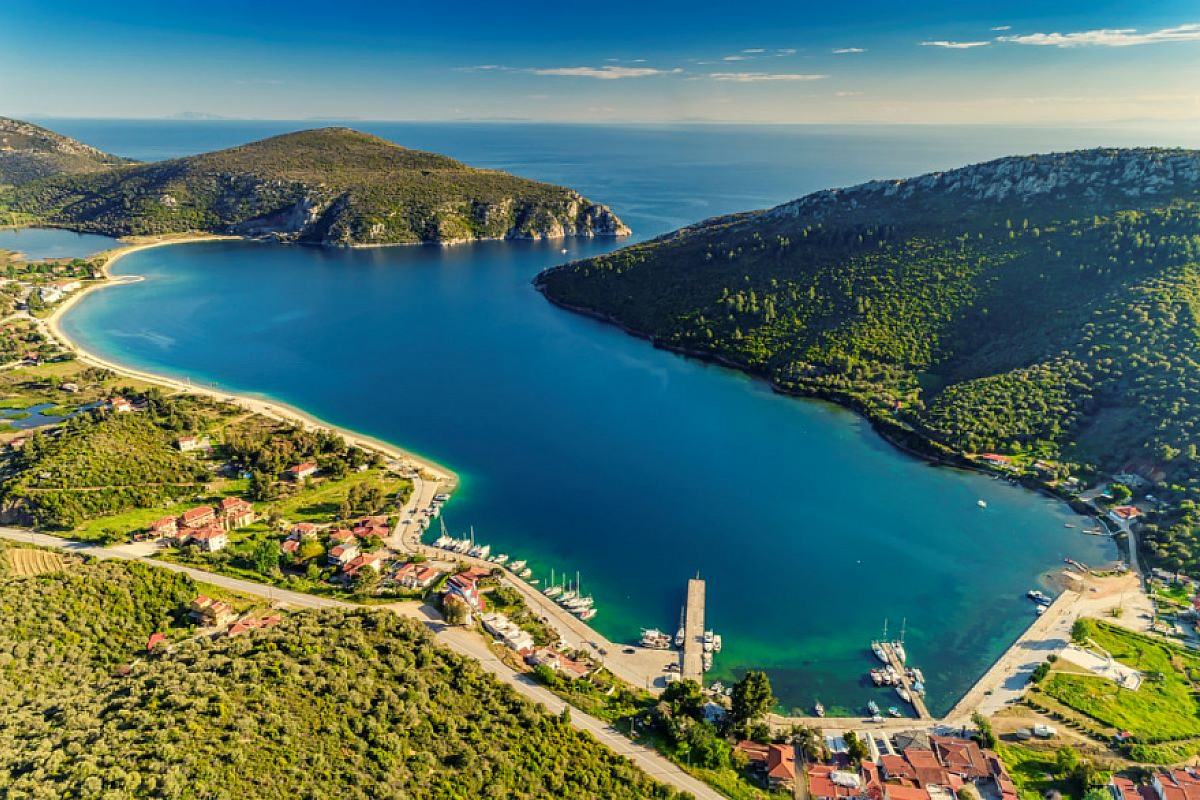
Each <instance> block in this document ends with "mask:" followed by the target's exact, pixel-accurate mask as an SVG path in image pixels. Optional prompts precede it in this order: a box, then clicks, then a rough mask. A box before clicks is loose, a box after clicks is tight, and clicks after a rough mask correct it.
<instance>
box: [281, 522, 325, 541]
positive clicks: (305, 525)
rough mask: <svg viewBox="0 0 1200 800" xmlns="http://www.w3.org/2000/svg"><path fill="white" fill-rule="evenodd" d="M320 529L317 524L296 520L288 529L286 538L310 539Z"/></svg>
mask: <svg viewBox="0 0 1200 800" xmlns="http://www.w3.org/2000/svg"><path fill="white" fill-rule="evenodd" d="M320 530H321V529H320V527H319V526H317V525H316V523H313V522H297V523H296V524H295V525H293V526H292V527H291V528H289V529H288V538H289V539H296V540H300V539H312V538H314V537H315V536H316V535H317V532H318V531H320Z"/></svg>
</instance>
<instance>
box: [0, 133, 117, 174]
mask: <svg viewBox="0 0 1200 800" xmlns="http://www.w3.org/2000/svg"><path fill="white" fill-rule="evenodd" d="M129 163H132V162H130V161H128V160H127V159H124V158H121V157H119V156H114V155H110V154H108V153H105V152H103V151H100V150H97V149H96V148H94V147H91V146H90V145H86V144H84V143H83V142H80V141H76V140H75V139H72V138H70V137H67V136H63V135H61V134H58V133H55V132H54V131H51V130H47V129H46V128H43V127H41V126H40V125H34V124H33V123H31V122H22V121H21V120H16V119H9V118H7V117H0V186H2V185H4V184H9V185H14V186H15V185H20V184H25V183H29V182H30V181H35V180H38V179H39V178H46V177H50V176H54V175H76V174H80V173H87V172H99V171H101V170H108V169H112V168H113V167H116V166H120V165H122V164H129Z"/></svg>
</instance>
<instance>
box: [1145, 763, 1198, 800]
mask: <svg viewBox="0 0 1200 800" xmlns="http://www.w3.org/2000/svg"><path fill="white" fill-rule="evenodd" d="M1150 785H1151V786H1152V787H1153V788H1154V792H1155V793H1156V794H1157V795H1158V800H1200V776H1198V775H1197V774H1195V773H1192V772H1189V771H1188V770H1185V769H1171V770H1163V771H1162V772H1156V773H1155V774H1154V775H1153V776H1152V777H1151V778H1150Z"/></svg>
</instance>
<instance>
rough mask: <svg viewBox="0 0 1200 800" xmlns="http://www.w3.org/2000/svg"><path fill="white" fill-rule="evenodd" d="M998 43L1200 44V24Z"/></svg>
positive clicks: (1030, 36)
mask: <svg viewBox="0 0 1200 800" xmlns="http://www.w3.org/2000/svg"><path fill="white" fill-rule="evenodd" d="M998 39H999V41H1001V42H1012V43H1013V44H1029V45H1040V46H1042V47H1086V46H1099V47H1132V46H1134V45H1139V44H1163V43H1164V42H1200V23H1194V22H1193V23H1188V24H1186V25H1177V26H1176V27H1174V28H1162V29H1160V30H1157V31H1147V32H1145V33H1139V32H1138V30H1137V28H1103V29H1100V30H1094V31H1078V32H1075V33H1029V34H1023V35H1019V36H1000V37H998Z"/></svg>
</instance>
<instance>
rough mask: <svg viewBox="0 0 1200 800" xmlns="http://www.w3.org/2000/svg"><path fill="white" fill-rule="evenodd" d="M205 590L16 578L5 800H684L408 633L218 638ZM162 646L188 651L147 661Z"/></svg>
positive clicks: (91, 579) (424, 637) (117, 566)
mask: <svg viewBox="0 0 1200 800" xmlns="http://www.w3.org/2000/svg"><path fill="white" fill-rule="evenodd" d="M7 563H8V561H7V559H5V554H4V553H3V552H0V565H4V564H7ZM198 593H199V591H198V589H197V587H196V586H195V585H194V584H193V583H192V582H191V580H190V579H189V578H187V577H185V576H182V575H179V574H176V573H173V572H169V571H167V570H163V569H158V568H154V567H151V566H146V565H140V564H127V563H109V562H104V563H87V562H81V561H73V562H69V563H68V564H67V565H66V567H65V568H64V569H62V570H61V571H58V572H51V573H46V574H41V575H37V576H34V577H18V576H16V575H15V574H12V573H10V572H7V571H4V570H0V604H2V605H3V611H4V613H3V614H0V709H2V712H3V713H0V794H3V795H4V796H6V797H11V798H43V797H44V798H51V797H54V798H57V797H103V798H110V799H111V800H117V798H133V797H159V798H163V797H168V798H175V797H180V798H182V797H208V798H245V797H255V798H288V799H289V800H291V799H292V798H320V797H343V798H363V800H366V798H380V797H397V798H401V797H403V798H457V797H483V798H492V797H494V798H535V797H546V798H550V797H579V798H654V797H661V798H667V797H675V796H677V795H676V794H675V793H674V792H673V791H672V790H670V789H667V788H665V787H663V786H661V785H659V784H657V783H655V782H654V781H652V780H651V779H650V778H648V777H647V776H646V775H645V774H643V773H641V772H640V771H638V770H637V769H636V768H634V767H633V766H632V765H631V764H630V763H629V762H628V761H626V760H625V759H623V758H621V757H619V756H616V755H614V754H613V753H612V752H611V751H610V750H608V749H607V748H605V747H604V746H602V745H600V744H598V743H597V742H595V741H594V740H593V739H591V738H590V737H588V736H586V735H584V734H581V733H579V732H577V731H575V730H574V729H573V728H571V726H570V725H569V724H568V723H566V722H565V721H564V720H562V719H559V718H558V717H554V716H551V715H549V714H547V713H546V712H545V711H543V710H542V709H540V708H539V707H538V706H536V705H535V704H533V703H531V702H529V701H527V700H524V699H522V698H521V697H519V696H518V695H517V694H516V693H515V692H514V691H512V690H511V689H510V688H508V687H506V686H504V685H502V684H500V683H499V682H498V681H496V680H495V679H494V678H492V677H491V676H489V675H487V674H486V673H484V672H483V670H482V669H481V668H480V667H479V666H478V665H476V664H475V663H474V662H473V661H470V660H468V659H465V658H463V657H460V656H457V655H454V654H453V653H451V652H449V651H447V650H445V649H443V648H440V647H438V646H436V645H435V644H434V643H433V640H432V638H431V637H430V636H429V635H428V634H427V633H426V632H425V631H424V630H423V629H422V628H421V626H420V625H418V624H417V623H415V622H413V621H411V620H407V619H403V618H401V617H399V616H397V615H395V614H393V613H391V612H389V611H384V610H380V611H366V610H362V611H323V612H319V613H317V612H304V613H295V614H290V615H287V616H286V617H285V619H284V621H283V622H282V623H281V624H280V625H278V626H276V627H274V628H271V629H269V630H265V631H256V632H254V633H251V634H246V635H243V636H240V637H237V638H229V637H222V638H216V639H213V638H209V637H208V636H198V635H196V632H195V631H194V630H192V629H190V628H189V627H187V625H186V620H185V617H184V612H185V611H186V604H187V602H188V601H190V600H191V599H192V598H193V597H195V596H196V595H197V594H198ZM155 632H165V633H166V634H167V636H168V639H169V640H171V642H172V644H171V646H170V647H169V648H168V649H165V650H162V649H160V650H157V651H156V652H155V653H153V654H147V653H146V643H147V640H148V639H149V637H150V635H151V634H152V633H155Z"/></svg>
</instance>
